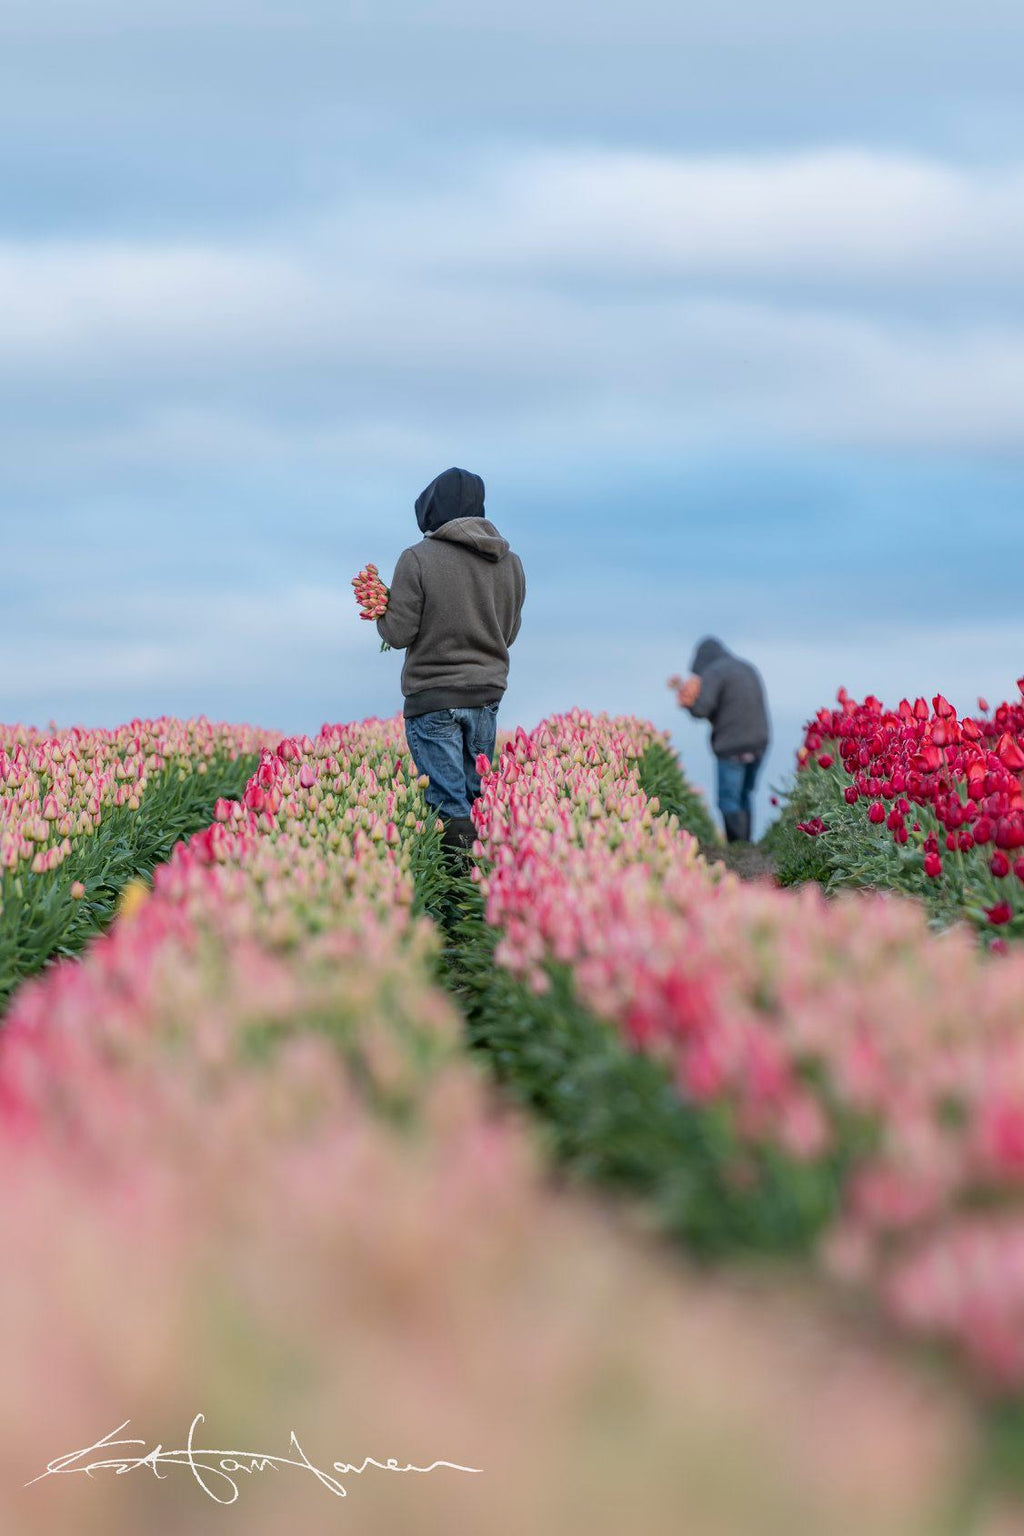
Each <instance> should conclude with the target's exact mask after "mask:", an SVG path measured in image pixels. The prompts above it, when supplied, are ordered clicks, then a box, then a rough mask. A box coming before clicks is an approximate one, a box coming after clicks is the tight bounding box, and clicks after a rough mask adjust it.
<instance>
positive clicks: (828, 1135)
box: [474, 713, 1024, 1396]
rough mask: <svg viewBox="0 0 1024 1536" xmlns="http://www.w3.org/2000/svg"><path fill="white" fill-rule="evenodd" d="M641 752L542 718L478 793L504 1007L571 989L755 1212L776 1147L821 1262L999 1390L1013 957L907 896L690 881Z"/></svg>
mask: <svg viewBox="0 0 1024 1536" xmlns="http://www.w3.org/2000/svg"><path fill="white" fill-rule="evenodd" d="M647 739H649V738H648V737H647V736H646V733H645V731H644V729H643V728H641V727H639V726H637V725H636V724H635V723H629V722H622V721H609V720H607V719H605V718H603V717H602V718H598V719H595V718H592V717H589V716H586V715H581V714H579V713H574V714H572V715H569V716H560V717H555V718H554V719H552V720H549V721H547V722H545V723H544V724H543V725H542V726H541V727H540V728H539V729H538V730H536V731H534V732H533V733H532V734H531V735H526V734H520V735H519V736H518V737H517V738H516V740H515V742H514V743H512V744H510V745H509V746H508V747H507V748H506V749H505V751H504V753H503V754H502V755H501V757H500V759H499V761H498V763H497V765H496V767H495V769H494V771H493V772H491V773H490V774H488V775H487V776H486V777H485V780H484V786H483V795H482V798H481V800H480V801H479V802H478V804H477V806H476V808H475V810H474V819H475V821H476V824H477V828H478V833H479V841H478V844H477V848H476V852H477V857H478V867H477V870H476V872H475V873H476V877H477V879H478V882H479V883H480V885H481V887H482V889H483V891H484V894H485V909H486V918H487V922H488V924H489V925H490V926H491V928H492V929H493V930H494V931H495V932H496V933H497V934H498V935H499V936H500V937H499V941H498V943H497V947H496V950H495V958H496V960H497V961H498V962H499V963H500V965H502V966H503V967H505V968H506V970H507V971H508V972H510V973H511V974H512V975H513V976H515V977H516V978H518V979H519V980H520V982H521V984H522V988H523V995H524V996H526V995H528V993H529V992H532V993H533V994H535V995H537V996H540V997H543V995H544V993H545V991H546V989H548V988H550V987H552V986H553V985H557V984H558V982H557V980H556V978H558V977H559V975H561V976H563V977H564V976H568V978H569V982H570V985H571V991H572V995H573V996H574V997H575V998H576V999H577V1000H578V1002H579V1003H580V1004H582V1005H583V1006H584V1007H585V1008H586V1009H587V1010H588V1011H589V1013H590V1014H591V1015H592V1016H594V1017H596V1018H599V1019H604V1020H608V1021H611V1022H612V1023H613V1024H614V1025H615V1026H617V1029H618V1032H619V1034H620V1036H621V1037H622V1039H623V1040H624V1041H625V1042H627V1044H628V1046H629V1047H630V1048H631V1049H632V1050H633V1051H635V1052H637V1053H639V1054H641V1055H642V1056H644V1057H646V1058H654V1059H655V1060H657V1061H658V1062H659V1063H661V1064H662V1066H663V1069H664V1072H665V1074H666V1078H667V1080H668V1081H670V1082H671V1083H672V1085H673V1086H674V1089H675V1092H676V1094H677V1096H678V1098H679V1100H680V1101H681V1103H682V1104H684V1105H686V1106H689V1107H691V1109H692V1110H693V1111H694V1112H697V1111H699V1110H700V1109H701V1108H702V1107H703V1109H704V1110H705V1111H706V1110H709V1109H712V1108H713V1109H714V1110H716V1111H717V1112H718V1113H719V1114H720V1115H721V1116H723V1117H724V1123H725V1126H726V1132H727V1134H725V1135H723V1136H722V1138H721V1140H720V1142H719V1143H718V1155H719V1156H720V1157H721V1158H722V1159H723V1160H724V1162H725V1164H726V1169H727V1174H728V1177H729V1178H730V1179H731V1180H732V1181H733V1182H735V1183H736V1184H737V1185H738V1186H740V1187H741V1188H744V1187H745V1188H747V1189H748V1190H749V1191H750V1193H751V1195H752V1197H753V1199H754V1201H755V1203H756V1201H757V1198H758V1195H759V1194H760V1193H761V1190H760V1185H761V1182H762V1180H763V1179H764V1178H765V1170H766V1168H770V1167H771V1166H772V1164H771V1163H770V1161H769V1162H766V1158H769V1159H770V1157H771V1156H772V1155H778V1156H779V1157H781V1158H783V1159H784V1167H786V1168H788V1169H789V1170H790V1171H791V1173H792V1176H793V1178H794V1179H796V1180H798V1181H799V1180H801V1179H802V1180H803V1183H802V1184H799V1183H798V1186H797V1187H799V1188H800V1189H801V1191H802V1194H801V1198H802V1199H803V1200H804V1204H805V1209H807V1210H808V1212H809V1215H810V1218H811V1220H812V1221H813V1222H815V1223H816V1224H817V1226H818V1228H819V1232H820V1237H821V1239H822V1242H821V1245H820V1251H821V1254H822V1259H823V1262H824V1263H825V1264H826V1265H827V1266H828V1267H829V1268H830V1269H832V1270H834V1271H836V1272H838V1273H840V1274H841V1275H842V1276H843V1277H844V1278H847V1279H850V1280H852V1281H855V1282H856V1283H857V1285H859V1286H860V1287H862V1288H864V1289H865V1290H866V1291H867V1292H868V1293H869V1294H871V1295H872V1296H873V1297H875V1298H876V1299H877V1300H878V1301H879V1302H880V1303H881V1305H882V1307H883V1308H884V1309H885V1311H886V1313H887V1315H888V1316H889V1318H890V1319H891V1320H892V1321H893V1322H895V1323H896V1324H897V1325H899V1326H900V1327H901V1328H905V1329H907V1330H910V1331H912V1332H914V1333H917V1334H920V1335H922V1336H927V1337H928V1338H931V1339H936V1340H940V1341H943V1342H945V1343H946V1344H949V1345H953V1346H956V1348H957V1350H958V1351H959V1352H960V1354H961V1355H962V1356H963V1357H965V1358H966V1359H967V1361H969V1363H970V1364H971V1366H972V1367H973V1368H974V1369H975V1371H976V1372H977V1375H978V1377H979V1378H980V1380H981V1381H982V1382H983V1383H984V1384H985V1386H986V1387H987V1388H989V1389H992V1390H993V1391H994V1392H996V1393H997V1394H1007V1395H1009V1396H1013V1395H1015V1394H1019V1393H1021V1392H1022V1391H1024V1263H1022V1255H1024V1200H1022V1194H1024V1027H1022V1023H1021V1014H1020V998H1021V996H1022V994H1024V955H1017V954H1016V953H1013V954H1011V955H1009V956H1005V957H999V958H996V957H990V956H988V955H986V954H985V953H984V951H982V950H981V949H979V948H978V947H977V946H976V944H975V943H974V942H973V939H972V938H971V936H970V935H969V933H968V932H967V931H966V930H962V929H961V930H957V931H953V932H950V933H948V934H944V935H941V936H938V935H934V934H931V933H929V931H928V929H927V927H926V925H925V922H924V920H923V917H922V915H921V913H920V912H919V910H918V909H917V908H916V907H915V905H914V904H913V903H898V902H893V901H892V900H888V899H886V898H884V897H881V896H864V897H853V896H847V897H840V898H839V899H837V900H836V901H832V902H829V901H826V900H825V899H824V898H823V897H822V896H821V894H820V892H819V891H818V889H817V887H814V886H809V887H806V888H805V889H803V890H800V891H798V892H789V891H780V890H777V889H775V888H774V887H772V886H769V885H767V884H765V885H759V886H751V885H744V884H742V883H741V882H739V881H738V880H737V879H736V878H735V877H734V876H732V875H730V874H725V873H723V872H722V871H721V868H720V867H718V866H709V865H708V864H706V863H705V862H704V860H703V858H702V857H701V856H700V854H699V852H698V848H697V846H696V843H695V840H694V839H693V838H692V837H691V836H689V835H688V834H687V833H686V832H685V830H682V829H681V828H680V827H679V826H678V825H676V824H675V823H674V821H673V820H672V819H671V818H669V819H668V820H664V819H661V818H659V817H658V816H657V811H658V806H657V805H656V803H654V802H652V801H651V800H649V799H648V798H647V797H646V796H645V795H644V793H643V792H642V790H641V789H640V786H639V779H638V773H637V765H636V757H637V754H638V752H639V751H642V750H643V747H644V744H645V740H647ZM523 1027H524V1029H526V1027H527V1026H525V1025H524V1026H523ZM815 1174H818V1175H819V1176H820V1177H819V1178H818V1181H817V1182H816V1183H815V1182H813V1176H814V1175H815ZM808 1178H811V1180H812V1182H811V1184H810V1186H808V1184H807V1179H808ZM808 1187H810V1189H811V1190H812V1191H813V1192H814V1194H815V1198H814V1199H813V1200H811V1201H810V1203H809V1204H808V1202H807V1190H808ZM823 1190H824V1191H831V1198H820V1197H821V1195H822V1192H823Z"/></svg>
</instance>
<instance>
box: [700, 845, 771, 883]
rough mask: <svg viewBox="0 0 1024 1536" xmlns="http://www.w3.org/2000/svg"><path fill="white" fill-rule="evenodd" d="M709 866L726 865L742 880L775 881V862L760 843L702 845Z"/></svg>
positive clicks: (702, 851)
mask: <svg viewBox="0 0 1024 1536" xmlns="http://www.w3.org/2000/svg"><path fill="white" fill-rule="evenodd" d="M701 853H703V855H704V857H705V858H706V859H707V861H708V863H709V864H725V865H726V866H727V867H728V868H729V869H731V870H732V871H733V873H734V874H736V875H739V877H740V879H741V880H774V879H775V861H774V859H773V858H772V857H771V855H770V854H769V853H767V852H765V850H764V849H763V848H762V847H761V846H760V845H759V844H758V843H702V844H701Z"/></svg>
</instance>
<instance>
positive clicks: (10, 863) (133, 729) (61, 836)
mask: <svg viewBox="0 0 1024 1536" xmlns="http://www.w3.org/2000/svg"><path fill="white" fill-rule="evenodd" d="M277 739H278V738H277V736H271V735H269V734H268V733H267V732H263V731H257V730H254V729H253V728H252V727H250V726H231V725H221V724H213V723H211V722H210V721H208V720H206V719H202V718H201V719H197V720H173V719H167V718H161V719H158V720H133V721H131V722H130V723H129V724H128V725H123V726H119V727H118V728H117V729H115V730H84V729H81V728H78V727H76V728H73V729H72V730H69V731H66V732H64V733H54V734H49V735H47V734H44V733H42V732H40V731H36V730H32V729H28V728H26V727H24V726H20V725H17V726H0V1008H2V1007H3V1005H4V1003H5V1001H6V999H7V998H8V997H9V996H10V994H11V992H12V991H13V989H14V987H15V986H16V985H17V983H18V982H19V981H20V980H21V979H22V978H23V977H24V976H27V975H31V974H32V973H33V972H35V971H37V970H38V969H39V968H40V966H42V965H43V964H44V963H45V962H46V961H47V960H48V959H50V958H51V956H53V955H58V954H70V953H74V952H75V951H77V950H78V949H79V948H81V946H82V944H83V943H85V942H86V940H87V939H88V938H90V937H91V936H92V935H93V934H94V933H95V932H96V931H97V930H98V929H100V928H102V927H103V926H104V925H105V924H106V922H108V921H109V919H110V917H111V916H112V915H113V912H114V907H115V904H116V901H117V897H118V893H119V891H120V890H121V889H122V887H123V886H124V885H125V884H127V882H128V881H129V880H131V879H132V878H136V877H139V876H142V875H147V874H148V873H149V871H150V870H151V869H152V868H153V867H154V866H155V865H156V864H157V863H160V862H163V861H164V860H166V859H167V858H168V857H169V855H170V853H171V850H172V849H173V847H174V845H175V843H176V842H177V841H178V840H179V838H181V837H184V836H187V835H188V834H189V833H190V832H193V831H198V830H199V829H200V828H201V827H204V826H205V825H207V823H208V822H209V821H210V819H211V817H212V814H213V806H214V803H215V801H216V799H217V798H218V796H227V795H238V794H240V793H241V791H242V789H243V788H244V786H245V783H246V781H247V779H248V777H249V775H250V774H251V772H252V770H253V768H254V766H255V764H256V762H257V761H258V754H259V752H260V750H261V748H262V747H264V746H268V745H271V744H272V743H273V742H275V741H276V740H277Z"/></svg>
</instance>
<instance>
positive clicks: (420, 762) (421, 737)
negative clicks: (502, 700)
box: [405, 704, 498, 821]
mask: <svg viewBox="0 0 1024 1536" xmlns="http://www.w3.org/2000/svg"><path fill="white" fill-rule="evenodd" d="M497 734H498V706H497V704H483V705H481V706H480V707H479V708H477V709H435V710H433V711H432V712H431V713H430V714H429V715H414V716H413V718H412V719H411V720H406V722H405V739H406V741H407V742H408V743H409V751H410V752H411V753H412V757H413V762H414V763H415V764H416V767H417V768H418V769H419V771H420V773H425V774H426V775H427V777H428V778H429V779H430V783H429V785H428V786H427V791H426V794H427V800H428V801H429V802H430V804H431V805H432V806H433V808H434V810H435V811H436V812H437V814H438V815H439V816H440V817H442V818H443V819H444V820H445V821H451V820H452V819H453V818H454V817H456V816H468V815H469V812H470V808H471V806H472V804H473V801H474V800H475V799H476V798H477V796H478V795H479V793H480V775H479V774H478V773H477V771H476V760H477V757H478V756H479V754H480V753H481V752H482V753H483V754H484V756H485V757H493V756H494V740H495V737H496V736H497Z"/></svg>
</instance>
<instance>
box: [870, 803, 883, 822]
mask: <svg viewBox="0 0 1024 1536" xmlns="http://www.w3.org/2000/svg"><path fill="white" fill-rule="evenodd" d="M884 820H885V807H884V806H882V805H879V804H878V801H877V800H876V801H875V803H874V805H873V806H872V807H871V809H870V811H868V821H873V822H874V824H875V826H876V827H877V826H878V825H879V824H880V823H881V822H883V821H884Z"/></svg>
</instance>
